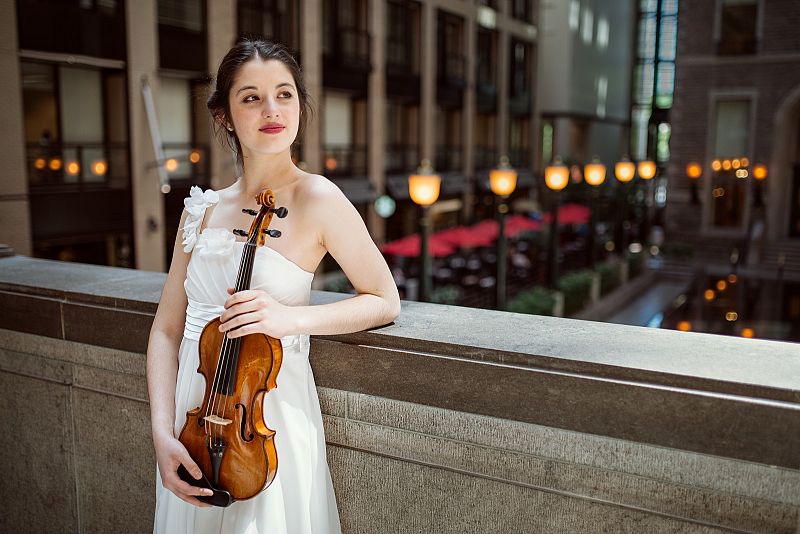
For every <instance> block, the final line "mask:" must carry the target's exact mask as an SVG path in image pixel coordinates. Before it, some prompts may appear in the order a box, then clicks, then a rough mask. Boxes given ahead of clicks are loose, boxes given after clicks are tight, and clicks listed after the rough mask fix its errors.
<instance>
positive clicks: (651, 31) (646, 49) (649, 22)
mask: <svg viewBox="0 0 800 534" xmlns="http://www.w3.org/2000/svg"><path fill="white" fill-rule="evenodd" d="M655 54H656V19H655V17H647V18H643V19H642V20H640V21H639V57H640V58H647V59H650V58H653V57H654V56H655Z"/></svg>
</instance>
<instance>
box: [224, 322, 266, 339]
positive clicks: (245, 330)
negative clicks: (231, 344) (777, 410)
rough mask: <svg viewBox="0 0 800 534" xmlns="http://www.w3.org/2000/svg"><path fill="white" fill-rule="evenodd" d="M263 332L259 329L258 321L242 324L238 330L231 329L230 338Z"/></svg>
mask: <svg viewBox="0 0 800 534" xmlns="http://www.w3.org/2000/svg"><path fill="white" fill-rule="evenodd" d="M259 332H261V330H259V325H258V323H251V324H248V325H245V326H240V327H239V328H237V329H236V330H231V331H230V332H228V339H232V338H235V337H242V336H249V335H250V334H257V333H259Z"/></svg>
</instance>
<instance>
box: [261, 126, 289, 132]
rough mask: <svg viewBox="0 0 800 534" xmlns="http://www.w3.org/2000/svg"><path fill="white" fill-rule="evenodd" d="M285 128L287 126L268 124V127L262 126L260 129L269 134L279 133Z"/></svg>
mask: <svg viewBox="0 0 800 534" xmlns="http://www.w3.org/2000/svg"><path fill="white" fill-rule="evenodd" d="M285 128H286V127H285V126H268V127H266V128H261V129H260V130H259V131H260V132H263V133H268V134H277V133H281V132H282V131H283V130H284V129H285Z"/></svg>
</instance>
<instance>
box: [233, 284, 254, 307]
mask: <svg viewBox="0 0 800 534" xmlns="http://www.w3.org/2000/svg"><path fill="white" fill-rule="evenodd" d="M228 293H230V294H231V296H230V297H228V300H226V301H225V308H226V309H227V308H230V307H231V306H233V305H235V304H238V303H240V302H247V301H248V300H253V299H254V298H256V297H257V296H258V293H259V292H258V291H254V290H252V289H247V290H245V291H239V292H237V293H234V292H233V289H231V288H228Z"/></svg>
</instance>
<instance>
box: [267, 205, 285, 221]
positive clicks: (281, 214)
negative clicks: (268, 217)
mask: <svg viewBox="0 0 800 534" xmlns="http://www.w3.org/2000/svg"><path fill="white" fill-rule="evenodd" d="M270 211H272V212H273V213H274V214H275V215H277V216H278V218H279V219H283V218H284V217H286V214H288V213H289V210H287V209H286V208H285V207H284V206H281V207H280V208H270Z"/></svg>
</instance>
